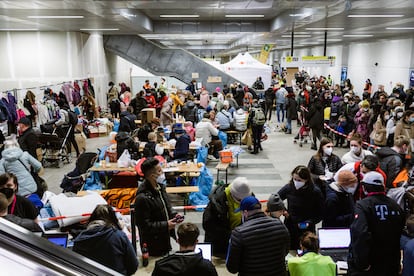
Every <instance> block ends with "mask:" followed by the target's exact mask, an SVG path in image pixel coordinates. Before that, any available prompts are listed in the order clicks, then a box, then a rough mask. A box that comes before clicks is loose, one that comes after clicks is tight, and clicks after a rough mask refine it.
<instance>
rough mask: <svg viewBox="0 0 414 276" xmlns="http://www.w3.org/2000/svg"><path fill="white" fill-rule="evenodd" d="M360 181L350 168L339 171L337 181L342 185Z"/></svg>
mask: <svg viewBox="0 0 414 276" xmlns="http://www.w3.org/2000/svg"><path fill="white" fill-rule="evenodd" d="M357 182H358V179H357V178H356V176H355V175H354V174H353V173H352V172H351V171H348V170H343V171H340V172H339V173H338V181H337V183H338V184H339V185H341V186H349V185H351V184H355V183H357Z"/></svg>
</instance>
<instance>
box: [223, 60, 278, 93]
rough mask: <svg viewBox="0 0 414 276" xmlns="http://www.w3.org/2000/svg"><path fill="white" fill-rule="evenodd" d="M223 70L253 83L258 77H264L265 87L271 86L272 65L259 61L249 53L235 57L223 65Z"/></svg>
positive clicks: (248, 83)
mask: <svg viewBox="0 0 414 276" xmlns="http://www.w3.org/2000/svg"><path fill="white" fill-rule="evenodd" d="M222 66H223V71H224V72H226V73H227V74H229V75H231V76H232V77H234V78H236V79H238V80H240V81H241V82H243V83H245V84H247V85H248V86H249V87H251V86H252V85H253V83H254V82H255V81H256V78H257V77H259V76H260V77H262V81H263V83H264V86H265V89H267V88H268V87H269V86H270V82H271V79H272V66H269V65H266V64H263V63H261V62H260V61H257V60H256V59H255V58H253V57H252V56H251V55H250V54H249V53H243V54H242V53H240V54H238V55H237V56H236V57H235V58H234V59H232V60H230V61H229V62H227V63H225V64H223V65H222Z"/></svg>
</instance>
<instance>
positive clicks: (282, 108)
mask: <svg viewBox="0 0 414 276" xmlns="http://www.w3.org/2000/svg"><path fill="white" fill-rule="evenodd" d="M281 111H282V121H281V120H280V112H281ZM276 116H277V122H278V123H280V122H282V123H283V121H284V120H285V108H284V104H281V103H277V104H276Z"/></svg>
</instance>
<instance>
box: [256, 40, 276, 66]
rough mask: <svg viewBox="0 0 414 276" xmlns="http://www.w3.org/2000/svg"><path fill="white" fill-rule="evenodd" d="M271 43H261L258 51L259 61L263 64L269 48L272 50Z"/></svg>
mask: <svg viewBox="0 0 414 276" xmlns="http://www.w3.org/2000/svg"><path fill="white" fill-rule="evenodd" d="M272 48H273V44H265V45H263V48H262V50H261V51H260V56H259V59H258V60H259V61H260V62H261V63H263V64H266V61H267V58H268V57H269V53H270V50H272Z"/></svg>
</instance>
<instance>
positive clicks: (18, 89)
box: [1, 78, 90, 97]
mask: <svg viewBox="0 0 414 276" xmlns="http://www.w3.org/2000/svg"><path fill="white" fill-rule="evenodd" d="M88 79H90V78H84V79H75V80H74V81H87V80H88ZM70 82H71V81H64V82H60V83H55V84H49V85H40V86H33V87H26V88H13V89H11V90H10V89H9V90H5V91H2V92H1V93H9V92H11V91H13V93H15V94H14V96H15V97H16V96H17V91H24V90H26V91H27V90H34V89H39V90H45V89H46V88H49V87H53V86H58V85H63V84H66V83H70Z"/></svg>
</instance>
